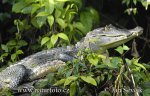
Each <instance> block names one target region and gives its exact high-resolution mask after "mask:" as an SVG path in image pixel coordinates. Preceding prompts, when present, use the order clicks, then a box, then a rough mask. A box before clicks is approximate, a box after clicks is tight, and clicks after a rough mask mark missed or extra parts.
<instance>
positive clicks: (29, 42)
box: [0, 0, 99, 64]
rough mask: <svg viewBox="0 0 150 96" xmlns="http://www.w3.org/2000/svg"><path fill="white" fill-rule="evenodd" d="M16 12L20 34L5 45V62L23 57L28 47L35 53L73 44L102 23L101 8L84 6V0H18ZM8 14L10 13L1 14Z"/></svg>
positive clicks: (16, 23) (15, 21)
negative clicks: (94, 26)
mask: <svg viewBox="0 0 150 96" xmlns="http://www.w3.org/2000/svg"><path fill="white" fill-rule="evenodd" d="M6 2H7V1H6ZM12 12H14V13H17V14H19V15H20V17H19V18H17V19H15V20H14V24H15V26H16V30H15V31H14V33H13V34H16V37H15V38H12V39H9V40H8V42H6V44H4V43H3V44H1V49H2V50H3V51H1V56H0V60H1V61H2V62H5V60H6V61H7V60H8V61H9V62H10V63H11V62H15V61H17V60H19V55H20V54H23V51H24V50H23V51H22V49H23V47H25V46H27V47H28V50H26V51H29V52H30V54H31V52H34V51H35V52H36V51H38V50H41V49H43V48H44V49H50V48H53V47H58V46H63V45H68V44H73V43H75V42H77V41H78V40H79V37H83V36H84V35H85V34H86V33H87V32H88V31H90V30H91V29H92V27H93V25H95V24H98V22H99V16H98V13H97V11H96V10H95V9H93V8H92V7H83V2H82V0H16V1H15V2H14V3H13V6H12ZM4 16H7V14H2V15H1V17H4ZM8 17H9V16H8ZM10 44H11V45H10ZM18 44H19V45H18ZM13 46H14V47H13ZM5 63H6V64H7V63H8V62H5Z"/></svg>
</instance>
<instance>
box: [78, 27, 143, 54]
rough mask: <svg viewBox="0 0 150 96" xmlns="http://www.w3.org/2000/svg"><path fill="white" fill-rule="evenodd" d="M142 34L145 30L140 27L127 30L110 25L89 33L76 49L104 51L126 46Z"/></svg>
mask: <svg viewBox="0 0 150 96" xmlns="http://www.w3.org/2000/svg"><path fill="white" fill-rule="evenodd" d="M142 33H143V28H142V27H139V26H137V27H135V28H134V29H130V30H127V29H119V28H116V27H114V26H112V25H108V26H106V27H101V28H98V29H95V30H93V31H91V32H89V33H88V34H87V35H86V36H85V38H83V39H82V40H81V41H80V42H78V43H77V44H76V48H78V49H85V48H89V49H91V50H93V51H104V50H106V49H109V48H113V47H117V46H119V45H121V44H124V43H126V42H128V41H130V40H132V39H134V38H135V37H138V36H139V35H141V34H142Z"/></svg>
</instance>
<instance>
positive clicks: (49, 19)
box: [47, 15, 54, 29]
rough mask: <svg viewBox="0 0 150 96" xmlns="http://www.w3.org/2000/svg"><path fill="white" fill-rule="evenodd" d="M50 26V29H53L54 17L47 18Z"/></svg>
mask: <svg viewBox="0 0 150 96" xmlns="http://www.w3.org/2000/svg"><path fill="white" fill-rule="evenodd" d="M47 20H48V24H49V26H50V29H51V28H52V25H53V24H54V17H53V16H52V15H50V16H48V17H47Z"/></svg>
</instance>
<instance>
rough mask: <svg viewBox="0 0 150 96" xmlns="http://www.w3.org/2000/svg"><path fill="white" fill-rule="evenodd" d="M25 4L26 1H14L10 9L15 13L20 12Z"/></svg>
mask: <svg viewBox="0 0 150 96" xmlns="http://www.w3.org/2000/svg"><path fill="white" fill-rule="evenodd" d="M26 6H27V3H25V2H24V0H21V1H20V2H18V3H15V4H14V5H13V7H12V11H13V12H16V13H20V12H21V10H22V9H23V8H24V7H26Z"/></svg>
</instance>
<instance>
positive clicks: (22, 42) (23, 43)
mask: <svg viewBox="0 0 150 96" xmlns="http://www.w3.org/2000/svg"><path fill="white" fill-rule="evenodd" d="M17 45H19V46H21V47H22V46H26V45H28V43H27V42H26V41H24V40H19V41H18V42H17Z"/></svg>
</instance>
